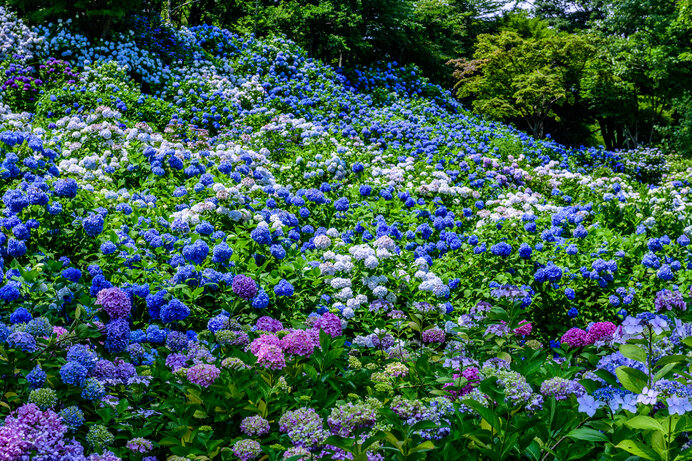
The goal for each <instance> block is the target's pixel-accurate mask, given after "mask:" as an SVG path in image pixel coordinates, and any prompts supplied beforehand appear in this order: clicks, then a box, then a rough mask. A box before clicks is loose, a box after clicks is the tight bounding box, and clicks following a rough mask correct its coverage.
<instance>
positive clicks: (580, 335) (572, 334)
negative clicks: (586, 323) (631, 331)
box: [560, 322, 616, 347]
mask: <svg viewBox="0 0 692 461" xmlns="http://www.w3.org/2000/svg"><path fill="white" fill-rule="evenodd" d="M615 329H616V327H615V324H613V323H612V322H596V323H594V324H593V325H591V327H589V330H588V332H587V331H584V330H582V329H581V328H576V327H575V328H570V329H569V330H567V332H566V333H565V334H564V335H562V338H560V342H561V343H563V344H567V345H568V346H569V347H582V346H589V345H591V344H594V343H596V341H602V340H606V339H608V338H611V337H612V336H613V334H614V333H615Z"/></svg>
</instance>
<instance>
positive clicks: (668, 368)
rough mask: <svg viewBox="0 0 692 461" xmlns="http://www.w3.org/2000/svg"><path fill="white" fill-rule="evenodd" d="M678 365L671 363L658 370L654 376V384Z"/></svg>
mask: <svg viewBox="0 0 692 461" xmlns="http://www.w3.org/2000/svg"><path fill="white" fill-rule="evenodd" d="M664 358H668V357H664ZM676 365H677V364H676V363H669V364H667V365H665V366H664V367H663V368H661V369H660V370H658V371H657V372H656V374H655V375H654V382H655V381H658V380H659V379H661V378H663V377H664V376H666V375H667V374H668V372H669V371H671V370H672V369H673V368H675V366H676Z"/></svg>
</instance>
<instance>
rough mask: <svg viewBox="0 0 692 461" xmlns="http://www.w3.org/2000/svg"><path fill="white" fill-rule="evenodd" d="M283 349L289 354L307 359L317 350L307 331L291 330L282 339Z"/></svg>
mask: <svg viewBox="0 0 692 461" xmlns="http://www.w3.org/2000/svg"><path fill="white" fill-rule="evenodd" d="M281 348H282V349H283V350H284V351H285V352H287V353H289V354H293V355H300V356H303V357H306V356H310V355H312V352H313V351H314V350H315V343H314V342H313V339H312V336H311V335H310V333H308V332H307V331H305V330H291V331H290V332H289V333H288V334H287V335H286V336H284V337H283V338H281Z"/></svg>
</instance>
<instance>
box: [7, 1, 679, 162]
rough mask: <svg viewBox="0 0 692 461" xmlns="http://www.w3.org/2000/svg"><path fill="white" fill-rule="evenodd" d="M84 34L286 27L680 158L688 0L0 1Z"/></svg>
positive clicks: (515, 113) (621, 144)
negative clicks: (158, 27)
mask: <svg viewBox="0 0 692 461" xmlns="http://www.w3.org/2000/svg"><path fill="white" fill-rule="evenodd" d="M4 3H5V4H6V5H8V6H10V7H11V8H13V9H14V10H16V11H18V12H19V14H20V15H21V16H22V17H24V18H26V19H28V20H31V21H35V22H39V21H46V20H54V19H57V18H61V17H77V18H78V20H77V26H78V27H80V28H81V29H82V31H83V32H84V33H86V34H88V35H91V36H95V37H106V36H108V35H109V33H111V32H112V31H114V30H118V29H119V28H127V25H128V22H127V21H128V18H129V17H130V16H132V15H133V14H142V13H144V14H154V15H161V17H162V18H163V19H164V20H165V21H167V22H170V23H172V24H174V25H176V26H179V25H189V26H193V25H198V24H215V25H218V26H220V27H224V28H227V29H230V30H232V31H235V32H239V33H249V32H251V33H255V34H256V35H258V36H265V35H269V34H277V33H278V34H284V35H286V36H288V37H289V38H291V39H292V40H294V41H296V42H297V43H298V44H300V45H301V46H302V47H303V48H305V49H306V50H307V51H308V53H310V54H311V55H312V56H314V57H316V58H319V59H322V60H324V61H326V62H329V63H331V64H333V65H335V66H339V67H345V68H352V67H355V66H359V65H370V64H372V63H375V62H377V61H380V60H396V61H397V62H399V63H400V64H407V63H414V64H416V65H418V66H419V67H420V68H421V69H422V71H423V73H424V74H425V75H426V76H427V77H428V78H430V79H431V80H432V81H434V82H436V83H439V84H441V85H442V86H444V87H447V88H450V89H454V91H455V94H456V95H457V96H458V97H459V98H460V99H461V100H462V102H464V103H465V104H466V106H467V107H470V108H473V110H474V111H475V112H478V113H480V114H483V115H485V116H488V117H491V118H494V119H497V120H501V121H504V122H508V123H513V124H515V125H516V126H518V127H520V128H523V129H526V130H527V131H529V132H530V133H532V134H533V135H534V136H536V137H544V136H545V135H547V134H548V133H550V135H551V136H552V137H553V138H554V139H556V140H557V141H559V142H562V143H565V144H568V145H572V146H578V145H596V144H603V145H605V146H606V147H607V148H608V149H621V148H632V147H636V146H641V145H656V146H660V147H662V148H664V149H666V150H667V151H669V152H677V153H682V154H685V155H692V0H577V1H567V0H536V1H534V2H533V3H532V4H531V5H530V6H526V5H523V4H522V5H518V3H520V2H509V1H504V0H5V2H4Z"/></svg>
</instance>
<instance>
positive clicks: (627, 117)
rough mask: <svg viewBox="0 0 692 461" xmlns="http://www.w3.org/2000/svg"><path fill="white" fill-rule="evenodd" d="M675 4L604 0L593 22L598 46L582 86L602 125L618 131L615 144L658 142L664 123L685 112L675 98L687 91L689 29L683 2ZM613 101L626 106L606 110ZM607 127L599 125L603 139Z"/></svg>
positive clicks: (691, 84) (691, 67) (691, 63)
mask: <svg viewBox="0 0 692 461" xmlns="http://www.w3.org/2000/svg"><path fill="white" fill-rule="evenodd" d="M676 3H677V2H675V1H673V0H643V1H642V0H610V1H609V2H608V3H607V5H606V7H607V9H608V12H609V14H608V15H607V16H605V18H604V19H603V20H600V21H597V22H595V25H594V32H595V33H597V34H598V35H600V36H601V37H602V42H601V43H602V44H603V46H602V47H599V50H600V56H599V61H600V64H599V66H598V68H597V69H596V71H595V72H594V73H593V74H592V76H591V77H590V78H589V79H588V82H587V88H588V91H589V99H590V100H591V102H592V107H594V108H595V109H596V110H597V111H598V112H601V113H602V114H604V117H602V119H604V120H606V126H610V127H611V128H610V130H611V131H612V132H614V133H621V135H618V136H621V137H622V141H619V142H618V141H617V139H615V141H614V142H615V143H614V145H615V146H616V147H635V146H638V145H640V144H646V145H651V144H656V143H660V142H663V133H665V132H666V131H668V132H669V131H670V130H667V128H666V127H668V126H670V125H675V124H678V123H679V122H680V120H682V119H683V118H684V117H685V113H686V112H685V111H684V110H682V111H681V110H680V108H681V107H684V105H681V104H680V100H681V98H682V99H685V98H686V97H687V96H688V95H689V94H690V91H691V90H692V60H691V59H690V53H689V48H690V41H691V40H692V28H691V27H690V24H689V23H686V22H685V21H684V15H685V11H686V9H685V8H684V5H676ZM622 103H625V104H622ZM615 104H619V107H623V108H626V109H625V110H624V111H620V112H619V113H615V114H611V113H609V112H610V111H611V109H609V107H618V106H615ZM599 123H600V122H599ZM607 130H608V129H605V130H604V129H603V128H602V131H603V132H604V139H606V138H607V137H608V135H607V133H606V132H607Z"/></svg>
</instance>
